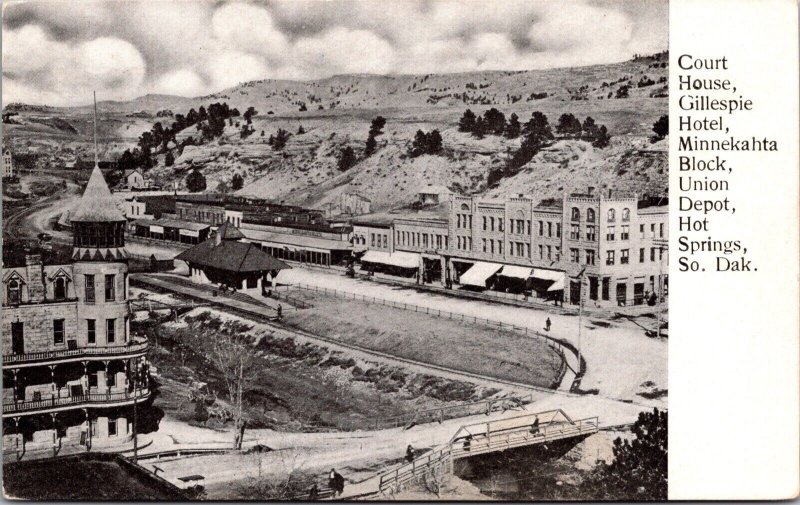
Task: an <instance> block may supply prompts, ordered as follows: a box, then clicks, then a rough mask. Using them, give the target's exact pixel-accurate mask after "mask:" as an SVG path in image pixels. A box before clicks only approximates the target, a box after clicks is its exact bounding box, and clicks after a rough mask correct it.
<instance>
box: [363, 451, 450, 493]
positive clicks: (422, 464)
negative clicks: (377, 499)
mask: <svg viewBox="0 0 800 505" xmlns="http://www.w3.org/2000/svg"><path fill="white" fill-rule="evenodd" d="M451 463H452V458H451V454H450V447H449V446H448V447H444V448H441V449H436V450H433V451H431V452H429V453H427V454H425V455H424V456H420V457H419V458H417V459H415V460H414V461H412V462H410V463H404V464H401V465H397V466H396V467H394V468H390V469H389V470H386V471H384V472H383V473H381V474H380V475H379V481H378V489H379V490H380V491H381V492H385V491H396V490H398V488H399V487H400V486H402V485H403V484H406V483H408V482H411V481H412V480H415V479H420V478H424V477H426V476H432V475H434V474H435V473H436V472H438V471H441V472H448V471H449V470H450V466H451Z"/></svg>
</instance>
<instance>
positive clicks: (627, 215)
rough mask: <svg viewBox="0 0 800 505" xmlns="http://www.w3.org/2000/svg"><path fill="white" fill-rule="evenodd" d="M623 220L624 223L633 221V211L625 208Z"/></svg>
mask: <svg viewBox="0 0 800 505" xmlns="http://www.w3.org/2000/svg"><path fill="white" fill-rule="evenodd" d="M622 220H623V221H630V220H631V209H629V208H627V207H625V208H624V209H622Z"/></svg>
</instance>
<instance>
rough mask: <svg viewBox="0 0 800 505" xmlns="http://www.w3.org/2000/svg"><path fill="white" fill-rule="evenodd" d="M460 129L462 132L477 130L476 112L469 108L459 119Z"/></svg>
mask: <svg viewBox="0 0 800 505" xmlns="http://www.w3.org/2000/svg"><path fill="white" fill-rule="evenodd" d="M458 131H460V132H470V133H472V132H474V131H475V113H474V112H472V111H471V110H469V109H467V110H466V111H464V115H463V116H461V119H459V121H458Z"/></svg>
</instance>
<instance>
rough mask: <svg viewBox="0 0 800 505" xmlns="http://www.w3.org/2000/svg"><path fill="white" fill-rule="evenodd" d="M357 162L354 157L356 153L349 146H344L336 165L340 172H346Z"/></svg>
mask: <svg viewBox="0 0 800 505" xmlns="http://www.w3.org/2000/svg"><path fill="white" fill-rule="evenodd" d="M357 162H358V159H356V153H355V151H353V148H352V147H350V146H347V147H345V148H344V149H342V151H341V152H340V153H339V161H338V164H337V167H338V169H339V171H340V172H346V171H348V170H350V168H352V167H353V165H355V164H356V163H357Z"/></svg>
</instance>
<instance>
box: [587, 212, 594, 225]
mask: <svg viewBox="0 0 800 505" xmlns="http://www.w3.org/2000/svg"><path fill="white" fill-rule="evenodd" d="M586 222H587V223H594V209H586Z"/></svg>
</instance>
